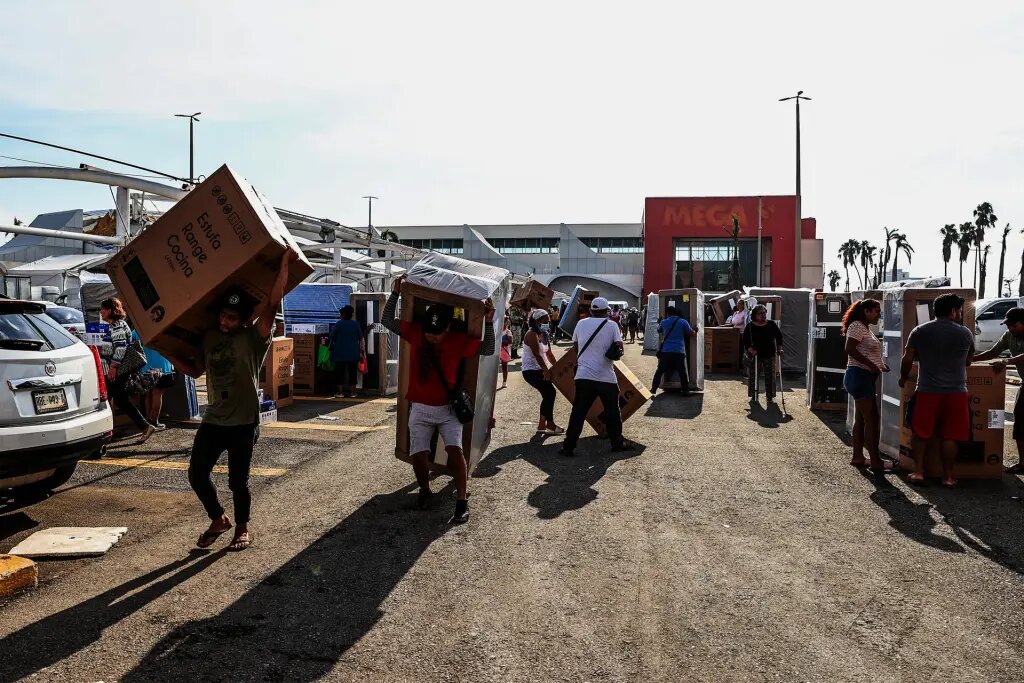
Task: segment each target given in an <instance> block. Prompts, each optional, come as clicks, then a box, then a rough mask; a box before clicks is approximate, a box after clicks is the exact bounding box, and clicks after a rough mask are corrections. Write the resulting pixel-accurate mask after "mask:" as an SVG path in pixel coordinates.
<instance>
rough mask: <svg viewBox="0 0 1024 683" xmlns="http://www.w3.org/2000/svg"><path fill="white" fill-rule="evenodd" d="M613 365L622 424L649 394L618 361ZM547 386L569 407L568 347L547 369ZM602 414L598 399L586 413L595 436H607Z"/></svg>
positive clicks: (572, 356) (572, 365)
mask: <svg viewBox="0 0 1024 683" xmlns="http://www.w3.org/2000/svg"><path fill="white" fill-rule="evenodd" d="M588 353H589V350H588ZM613 365H614V367H615V378H616V380H618V383H619V413H620V414H621V415H622V421H623V422H625V421H626V420H627V419H628V418H629V417H630V416H631V415H633V413H635V412H636V411H638V410H640V408H642V407H643V405H644V404H645V403H647V402H648V401H650V400H651V392H650V391H648V390H647V387H646V386H645V385H644V383H643V382H641V381H640V379H639V378H638V377H637V376H636V375H635V374H633V371H632V370H630V369H629V368H628V367H626V364H625V363H623V362H622V361H621V360H617V361H615V362H614V363H613ZM551 382H552V383H553V384H554V385H555V388H557V389H558V391H559V392H560V393H561V394H562V396H565V398H566V400H568V401H569V403H572V402H573V400H574V399H575V398H576V350H575V347H572V346H570V347H569V348H568V349H567V350H566V352H565V353H563V354H562V356H561V357H560V358H559V359H558V360H557V361H556V362H555V364H554V365H553V366H552V367H551ZM603 413H604V405H603V404H602V403H601V401H600V399H598V400H596V401H594V405H593V406H592V407H591V408H590V412H589V413H587V423H589V424H590V426H591V427H593V429H594V431H595V432H597V433H598V434H600V435H602V436H603V435H604V434H605V433H606V432H607V429H606V428H605V426H604V421H603V420H602V419H601V415H602V414H603Z"/></svg>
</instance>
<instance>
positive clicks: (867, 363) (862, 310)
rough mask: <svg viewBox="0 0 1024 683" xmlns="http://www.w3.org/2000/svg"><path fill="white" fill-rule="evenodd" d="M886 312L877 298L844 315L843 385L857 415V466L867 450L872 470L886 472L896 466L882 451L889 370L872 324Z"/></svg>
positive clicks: (855, 432) (854, 454) (855, 463)
mask: <svg viewBox="0 0 1024 683" xmlns="http://www.w3.org/2000/svg"><path fill="white" fill-rule="evenodd" d="M881 315H882V304H881V303H879V302H878V301H877V300H875V299H861V300H860V301H857V302H855V303H854V304H853V305H852V306H850V308H848V309H847V311H846V314H845V315H844V316H843V334H844V335H845V336H846V355H847V361H846V374H845V375H844V377H843V387H844V388H845V389H846V393H848V394H849V395H850V398H852V399H853V404H854V406H855V408H854V409H855V410H856V416H855V418H854V422H853V459H852V460H851V461H850V464H851V465H853V466H854V467H864V466H865V465H867V464H868V463H867V461H866V460H865V459H864V449H865V448H867V449H868V455H869V456H870V457H871V471H872V472H873V473H874V474H884V473H885V472H887V471H889V470H891V469H892V465H891V463H890V464H887V463H886V462H885V461H883V460H882V457H881V456H880V455H879V454H878V422H879V419H878V403H877V401H876V396H877V393H878V388H877V386H878V376H879V375H880V374H881V373H883V372H889V366H888V365H886V364H885V361H883V360H882V342H880V341H878V338H877V337H875V335H874V333H873V332H871V329H870V326H871V325H874V324H876V323H877V322H878V319H879V318H880V317H881Z"/></svg>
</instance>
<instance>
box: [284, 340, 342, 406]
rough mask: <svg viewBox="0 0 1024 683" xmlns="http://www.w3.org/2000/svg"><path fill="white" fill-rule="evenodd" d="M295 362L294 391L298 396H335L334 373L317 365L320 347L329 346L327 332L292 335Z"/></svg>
mask: <svg viewBox="0 0 1024 683" xmlns="http://www.w3.org/2000/svg"><path fill="white" fill-rule="evenodd" d="M290 338H291V340H292V350H293V354H294V355H293V359H294V360H293V362H294V367H295V370H294V373H293V374H294V376H293V383H294V392H295V395H296V396H333V395H334V392H335V390H336V389H337V387H335V386H334V373H332V372H330V371H329V370H324V369H322V368H320V367H319V366H318V365H317V359H318V358H319V356H320V348H321V347H323V346H327V339H328V337H327V335H326V334H293V335H291V337H290Z"/></svg>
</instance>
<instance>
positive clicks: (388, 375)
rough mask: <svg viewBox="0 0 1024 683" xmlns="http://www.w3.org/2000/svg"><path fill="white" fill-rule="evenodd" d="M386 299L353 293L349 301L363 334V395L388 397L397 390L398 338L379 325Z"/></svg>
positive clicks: (375, 294)
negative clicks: (364, 343)
mask: <svg viewBox="0 0 1024 683" xmlns="http://www.w3.org/2000/svg"><path fill="white" fill-rule="evenodd" d="M387 300H388V295H387V294H385V293H383V292H353V293H352V296H351V299H350V303H351V304H352V307H353V308H355V309H356V313H355V319H356V320H357V321H359V324H360V325H362V326H363V332H364V333H365V335H366V374H362V373H360V375H359V390H360V392H362V393H363V394H370V395H374V396H390V395H392V394H394V393H395V392H397V391H398V335H396V334H395V333H394V332H391V331H390V330H388V329H387V328H386V327H384V326H383V325H382V324H381V322H380V319H381V314H382V313H383V312H384V304H386V303H387Z"/></svg>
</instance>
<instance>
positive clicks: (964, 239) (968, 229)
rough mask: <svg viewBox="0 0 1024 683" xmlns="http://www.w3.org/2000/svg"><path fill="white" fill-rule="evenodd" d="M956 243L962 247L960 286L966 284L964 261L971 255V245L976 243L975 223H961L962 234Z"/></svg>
mask: <svg viewBox="0 0 1024 683" xmlns="http://www.w3.org/2000/svg"><path fill="white" fill-rule="evenodd" d="M956 244H957V246H958V247H960V286H961V287H963V286H964V262H966V261H967V259H969V258H970V257H971V246H972V245H973V244H974V224H973V223H961V224H960V234H959V236H958V237H957V241H956Z"/></svg>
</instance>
